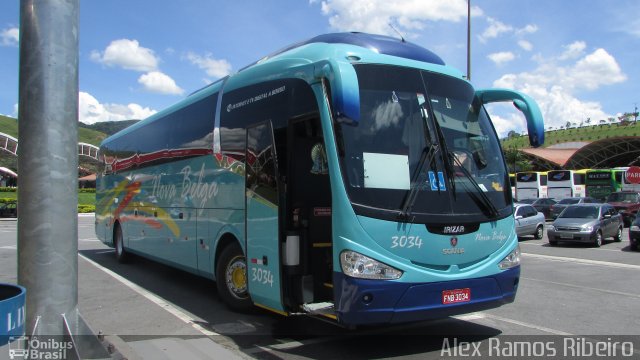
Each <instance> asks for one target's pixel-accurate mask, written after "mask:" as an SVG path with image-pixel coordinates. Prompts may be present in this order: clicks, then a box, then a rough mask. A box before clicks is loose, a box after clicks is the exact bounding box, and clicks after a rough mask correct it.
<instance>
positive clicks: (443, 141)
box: [433, 116, 456, 197]
mask: <svg viewBox="0 0 640 360" xmlns="http://www.w3.org/2000/svg"><path fill="white" fill-rule="evenodd" d="M433 125H434V127H435V128H436V136H437V137H438V142H439V143H440V146H442V151H443V153H444V156H443V157H442V158H443V159H442V162H443V163H444V171H445V172H446V173H447V178H448V179H449V187H450V188H451V192H452V193H453V196H454V197H455V195H456V180H455V179H454V177H453V176H454V171H453V165H452V164H451V160H449V150H448V148H447V141H446V139H445V138H444V134H443V133H442V129H441V128H440V123H439V122H438V119H437V118H436V117H435V116H434V118H433Z"/></svg>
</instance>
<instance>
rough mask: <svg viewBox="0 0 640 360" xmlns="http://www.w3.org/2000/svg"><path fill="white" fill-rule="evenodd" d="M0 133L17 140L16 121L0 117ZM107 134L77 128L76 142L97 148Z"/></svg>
mask: <svg viewBox="0 0 640 360" xmlns="http://www.w3.org/2000/svg"><path fill="white" fill-rule="evenodd" d="M0 132H3V133H5V134H7V135H11V136H13V137H14V138H16V139H17V138H18V120H16V119H14V118H10V117H7V116H2V115H0ZM106 137H107V134H105V133H102V132H100V131H95V130H91V129H85V128H82V127H79V128H78V142H83V143H87V144H91V145H95V146H98V145H100V142H102V140H104V139H105V138H106Z"/></svg>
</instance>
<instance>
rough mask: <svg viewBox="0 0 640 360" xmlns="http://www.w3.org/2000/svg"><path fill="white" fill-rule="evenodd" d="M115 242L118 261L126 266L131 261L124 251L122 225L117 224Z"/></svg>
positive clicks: (114, 235) (114, 233) (114, 234)
mask: <svg viewBox="0 0 640 360" xmlns="http://www.w3.org/2000/svg"><path fill="white" fill-rule="evenodd" d="M113 242H114V244H113V245H114V247H115V248H116V259H118V262H119V263H121V264H124V263H126V262H127V260H129V253H127V251H126V250H125V249H124V243H123V242H122V228H121V227H120V224H116V229H115V231H114V232H113Z"/></svg>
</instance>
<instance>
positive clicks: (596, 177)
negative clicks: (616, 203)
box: [585, 169, 625, 202]
mask: <svg viewBox="0 0 640 360" xmlns="http://www.w3.org/2000/svg"><path fill="white" fill-rule="evenodd" d="M624 172H625V170H622V169H590V170H587V174H586V177H585V188H586V191H587V195H586V196H589V197H592V198H594V199H596V200H598V201H601V202H605V201H606V199H607V196H609V194H611V193H612V192H616V191H621V190H622V179H623V178H624Z"/></svg>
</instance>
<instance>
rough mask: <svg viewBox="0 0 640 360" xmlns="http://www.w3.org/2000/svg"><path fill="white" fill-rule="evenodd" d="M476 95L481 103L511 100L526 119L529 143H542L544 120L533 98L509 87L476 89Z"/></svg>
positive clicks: (532, 144)
mask: <svg viewBox="0 0 640 360" xmlns="http://www.w3.org/2000/svg"><path fill="white" fill-rule="evenodd" d="M476 96H477V97H478V99H479V100H480V102H482V104H483V105H484V104H488V103H492V102H503V101H512V102H513V105H514V106H515V107H516V109H518V110H520V111H521V112H522V113H523V114H524V117H525V118H526V119H527V130H528V132H529V143H530V144H531V146H533V147H539V146H540V145H542V144H544V121H543V119H542V112H540V108H539V107H538V104H537V103H536V101H535V100H533V98H531V97H530V96H528V95H526V94H523V93H521V92H518V91H515V90H509V89H478V90H476Z"/></svg>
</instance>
